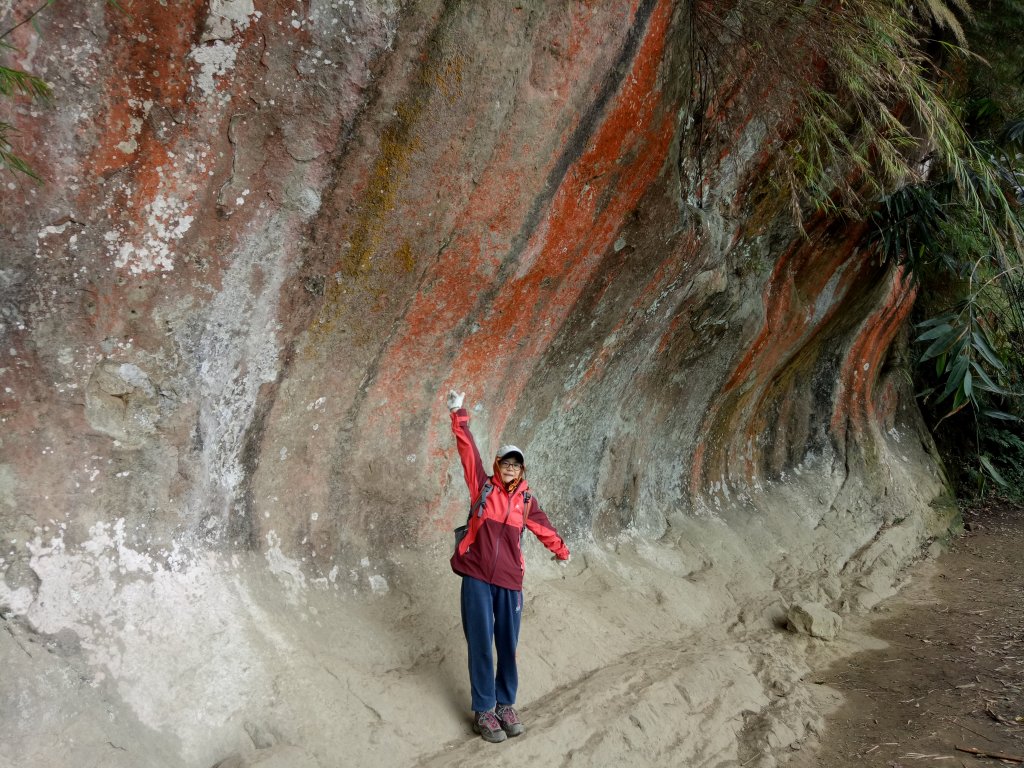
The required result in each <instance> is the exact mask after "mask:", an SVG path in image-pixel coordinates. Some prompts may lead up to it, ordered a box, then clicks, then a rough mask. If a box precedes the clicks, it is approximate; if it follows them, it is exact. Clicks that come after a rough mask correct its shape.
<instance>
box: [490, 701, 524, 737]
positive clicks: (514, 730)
mask: <svg viewBox="0 0 1024 768" xmlns="http://www.w3.org/2000/svg"><path fill="white" fill-rule="evenodd" d="M494 716H495V717H496V718H498V722H499V723H501V729H502V730H503V731H505V733H507V734H508V735H509V736H518V735H519V734H521V733H522V732H523V731H525V730H526V729H525V728H523V723H522V721H520V719H519V713H518V712H516V710H515V707H513V706H511V705H510V704H499V705H498V706H497V707H495V709H494Z"/></svg>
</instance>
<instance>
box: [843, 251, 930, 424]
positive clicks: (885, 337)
mask: <svg viewBox="0 0 1024 768" xmlns="http://www.w3.org/2000/svg"><path fill="white" fill-rule="evenodd" d="M916 298H917V287H916V286H915V285H914V284H913V280H912V279H911V276H910V273H909V271H908V270H907V269H906V268H905V267H903V266H900V267H898V268H896V269H894V270H893V271H892V274H891V276H890V279H889V287H888V291H887V293H886V297H885V300H884V301H883V303H882V305H881V306H879V307H878V308H877V309H876V310H875V311H874V312H872V313H871V314H870V315H869V316H868V317H867V319H866V320H865V321H864V323H863V325H862V326H861V328H860V331H859V332H858V333H857V336H856V338H855V339H854V340H853V343H852V344H851V345H850V351H849V352H848V353H847V355H846V357H845V358H844V359H843V365H842V368H841V369H840V372H839V389H838V392H837V393H836V399H835V410H834V411H833V414H832V431H833V432H834V433H835V434H837V435H840V436H844V435H845V434H846V427H847V425H849V427H850V428H851V429H853V430H854V434H855V435H861V434H863V433H864V432H865V431H867V430H868V429H871V428H872V427H877V426H878V423H879V418H880V414H879V413H878V411H877V404H876V393H875V387H876V385H877V383H878V375H879V372H880V371H881V368H882V364H883V363H884V362H885V358H886V356H887V355H888V353H889V347H890V346H892V341H893V339H894V338H895V336H896V334H897V333H898V332H899V329H900V327H901V326H902V325H903V323H904V322H905V321H906V319H907V317H908V316H909V315H910V312H911V310H912V309H913V307H914V300H915V299H916Z"/></svg>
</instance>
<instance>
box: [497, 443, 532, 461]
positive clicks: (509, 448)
mask: <svg viewBox="0 0 1024 768" xmlns="http://www.w3.org/2000/svg"><path fill="white" fill-rule="evenodd" d="M513 453H514V454H516V455H518V456H519V462H520V463H521V464H526V455H525V454H524V453H523V450H522V449H521V448H516V446H514V445H511V444H509V445H503V446H501V448H499V449H498V459H504V458H505V457H506V456H508V455H510V454H513Z"/></svg>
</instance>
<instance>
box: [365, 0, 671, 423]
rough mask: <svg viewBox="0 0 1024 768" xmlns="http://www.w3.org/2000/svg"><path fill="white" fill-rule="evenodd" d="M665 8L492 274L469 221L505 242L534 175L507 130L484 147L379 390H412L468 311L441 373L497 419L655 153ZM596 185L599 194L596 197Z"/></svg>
mask: <svg viewBox="0 0 1024 768" xmlns="http://www.w3.org/2000/svg"><path fill="white" fill-rule="evenodd" d="M670 18H671V3H670V2H667V1H665V2H661V3H660V4H659V5H658V6H657V7H656V8H655V9H654V11H653V13H652V16H651V18H650V19H649V20H648V25H647V30H646V35H645V37H644V39H643V40H642V41H641V44H640V45H639V48H638V50H637V52H636V55H635V57H634V59H633V61H632V62H631V65H632V69H631V73H630V74H629V75H627V77H626V78H625V80H624V82H623V83H622V84H621V86H620V89H619V91H618V93H617V94H615V96H614V97H613V99H612V100H611V102H610V103H609V104H608V106H607V108H606V112H605V116H604V118H603V120H601V121H600V123H599V124H598V126H597V128H596V131H595V133H594V134H593V135H592V136H591V137H590V138H589V141H588V143H587V146H586V148H585V149H584V151H583V153H582V155H581V156H580V157H579V158H578V159H577V160H576V161H575V162H574V163H573V164H572V165H571V166H570V167H569V169H568V170H567V172H566V174H565V176H564V177H563V179H562V181H561V185H560V187H559V188H558V190H557V191H556V192H555V194H554V197H553V199H552V201H551V203H550V205H549V207H548V209H547V211H546V212H543V216H542V218H541V220H540V222H539V223H538V225H537V226H536V228H535V229H534V232H533V234H532V236H531V238H530V240H529V241H528V242H527V243H526V245H525V248H524V249H523V255H522V256H521V258H520V261H519V263H518V265H509V267H511V268H515V267H516V266H518V271H517V272H516V273H515V274H502V273H499V274H497V275H496V274H495V264H496V262H495V261H494V260H493V258H492V256H493V255H494V254H491V253H488V252H487V248H486V246H485V244H484V243H482V242H481V241H480V239H479V231H480V227H481V226H482V227H484V228H489V229H491V230H495V229H497V230H498V232H499V233H503V234H504V237H503V238H500V239H502V240H505V241H507V242H512V241H513V238H514V236H515V233H516V231H517V230H518V229H519V228H521V227H522V226H523V222H524V221H525V220H526V216H527V211H528V206H529V202H530V201H529V199H528V198H527V197H526V195H523V194H521V192H520V191H519V189H520V187H521V188H522V189H532V188H536V185H535V184H534V183H533V182H532V181H531V180H529V179H524V180H521V181H520V179H519V177H518V176H517V174H522V172H523V171H522V170H519V169H520V168H521V167H522V165H523V164H522V156H521V148H520V147H519V146H517V145H516V144H515V142H514V138H515V137H514V136H513V137H510V138H509V139H508V140H506V141H505V142H504V144H503V146H502V147H501V148H500V149H499V150H497V151H496V153H495V156H494V158H493V159H492V162H491V163H490V165H489V168H488V171H487V174H486V175H485V178H483V179H481V181H480V184H479V185H478V186H477V188H476V189H475V190H474V192H473V195H472V197H471V199H470V202H469V204H468V206H467V209H466V210H467V216H466V218H465V219H464V220H463V221H460V222H459V223H458V224H457V225H456V231H457V232H463V233H465V234H464V235H463V236H462V237H461V238H459V239H457V240H456V241H455V242H453V243H452V245H451V246H450V247H449V248H448V249H447V250H446V251H445V252H444V253H443V254H442V255H441V257H440V259H439V261H438V263H437V265H436V266H435V267H434V268H432V270H431V275H430V279H429V280H428V281H427V282H428V283H429V284H430V285H431V291H430V292H429V293H421V294H420V295H418V296H417V297H416V300H415V301H414V302H413V304H412V305H411V307H410V308H409V310H408V312H407V313H406V315H405V318H404V323H403V326H404V327H403V328H402V333H401V335H400V336H399V337H398V339H397V340H396V342H395V344H394V345H393V347H392V348H391V349H390V350H388V352H387V353H386V355H385V356H384V358H383V360H382V363H381V365H380V367H379V375H378V380H377V382H376V390H377V391H378V392H379V393H380V396H381V397H382V398H387V399H388V400H389V401H396V402H397V401H403V400H406V401H407V399H408V396H409V393H410V392H419V391H420V390H421V389H422V387H421V382H422V379H423V376H424V372H425V371H431V370H436V368H437V365H438V363H439V362H442V363H443V358H444V355H445V351H444V339H445V338H446V337H450V336H451V330H452V328H453V327H454V326H455V325H456V324H457V323H458V322H459V321H460V320H461V319H463V318H467V317H468V318H471V319H472V320H473V321H475V322H476V323H477V324H478V326H479V328H478V329H477V330H476V332H474V333H470V334H468V335H467V336H466V337H465V340H464V342H463V344H462V347H461V349H459V350H457V356H456V359H455V363H454V366H453V367H454V370H453V372H452V373H451V375H450V377H449V380H450V381H451V382H452V383H453V384H455V385H460V386H463V387H465V386H467V385H469V386H472V387H473V390H474V393H473V397H474V398H478V399H479V400H480V401H484V402H487V403H488V405H489V406H490V408H491V425H492V429H498V430H500V428H501V427H502V425H503V424H504V421H505V419H506V418H507V416H508V414H509V412H510V411H511V409H512V407H513V406H514V403H515V400H516V399H517V398H518V396H519V394H520V393H521V391H522V389H523V388H524V387H525V386H526V384H527V382H528V378H529V374H530V372H531V369H532V368H533V366H534V365H536V363H537V361H538V360H539V359H540V357H541V355H542V354H543V351H544V350H545V349H546V348H547V347H548V345H550V343H551V340H552V338H553V337H554V335H555V334H556V333H557V332H558V330H559V328H560V327H561V325H562V323H563V322H564V319H565V317H566V316H567V314H568V312H569V311H570V309H571V307H572V305H573V304H574V302H575V301H576V300H577V298H578V296H579V294H580V292H581V291H582V289H583V286H584V285H585V283H586V281H587V279H588V278H589V277H590V275H591V274H592V271H593V269H594V267H595V266H596V265H597V264H598V263H599V260H600V258H601V257H602V255H603V254H604V252H605V251H606V250H607V249H608V247H609V246H610V244H611V242H612V240H613V239H614V237H615V235H616V233H617V232H618V231H619V229H620V228H621V225H622V220H623V219H624V217H625V216H626V214H628V212H629V211H631V210H632V209H633V208H634V207H635V205H636V204H637V201H638V200H639V198H640V196H641V195H642V194H643V192H644V191H645V190H646V189H647V188H648V186H649V184H650V183H651V182H652V181H653V180H654V179H655V178H656V177H657V175H658V173H659V172H660V170H661V167H662V165H663V163H664V159H665V157H666V156H667V151H668V146H669V143H670V140H671V137H672V135H673V131H674V109H672V108H668V109H665V110H664V111H659V109H658V107H659V106H660V98H661V97H660V93H659V89H658V84H657V73H658V69H659V65H660V62H661V59H662V55H663V50H664V43H665V34H666V30H667V28H668V23H669V21H670ZM527 165H529V164H527ZM542 178H543V177H542ZM602 196H606V197H607V198H608V200H607V203H605V204H599V201H601V200H602ZM506 268H508V267H506ZM496 281H501V282H500V284H498V282H496ZM491 294H494V295H493V296H491ZM417 401H418V399H417V400H414V401H413V402H417Z"/></svg>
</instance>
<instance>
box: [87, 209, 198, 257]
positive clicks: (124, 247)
mask: <svg viewBox="0 0 1024 768" xmlns="http://www.w3.org/2000/svg"><path fill="white" fill-rule="evenodd" d="M188 210H189V202H188V201H187V200H181V199H179V198H176V197H173V196H170V195H165V194H158V195H157V196H156V197H155V198H154V199H153V201H152V202H150V203H147V204H146V205H145V207H144V208H143V213H144V215H145V217H146V229H147V233H148V234H146V235H144V236H143V238H142V239H141V241H140V242H122V241H121V235H120V233H119V232H118V231H117V230H111V231H109V232H107V234H106V235H105V236H104V237H105V239H106V240H107V242H108V243H110V249H111V253H112V255H113V256H114V266H115V267H117V268H118V269H124V268H126V267H127V268H128V270H129V271H130V272H131V273H132V274H135V275H140V274H144V273H147V272H170V271H172V270H173V269H174V258H173V256H174V253H173V245H174V243H175V242H177V241H178V240H181V238H182V237H184V235H185V233H186V232H188V230H189V228H190V227H191V226H192V222H193V220H194V217H193V216H192V215H191V214H190V213H188Z"/></svg>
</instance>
